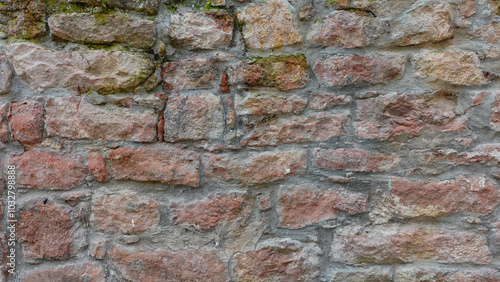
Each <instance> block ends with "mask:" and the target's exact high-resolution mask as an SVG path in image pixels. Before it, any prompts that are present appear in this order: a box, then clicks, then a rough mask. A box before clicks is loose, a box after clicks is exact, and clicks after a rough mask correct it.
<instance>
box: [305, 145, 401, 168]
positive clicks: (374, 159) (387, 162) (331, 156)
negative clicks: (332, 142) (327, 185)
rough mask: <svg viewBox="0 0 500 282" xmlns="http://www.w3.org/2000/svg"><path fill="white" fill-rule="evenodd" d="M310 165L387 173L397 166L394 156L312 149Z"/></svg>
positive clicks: (368, 152) (396, 159) (353, 150)
mask: <svg viewBox="0 0 500 282" xmlns="http://www.w3.org/2000/svg"><path fill="white" fill-rule="evenodd" d="M312 164H313V166H315V167H318V168H328V169H334V170H346V171H355V172H382V171H389V170H390V169H392V168H394V167H396V166H397V165H398V164H399V157H398V156H396V155H394V154H390V155H389V154H381V153H377V152H370V151H366V150H360V149H319V148H318V149H314V152H313V160H312Z"/></svg>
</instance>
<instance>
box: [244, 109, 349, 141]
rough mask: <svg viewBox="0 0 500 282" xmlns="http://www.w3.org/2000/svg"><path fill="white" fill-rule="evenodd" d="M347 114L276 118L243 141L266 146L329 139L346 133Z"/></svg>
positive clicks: (259, 127) (262, 124)
mask: <svg viewBox="0 0 500 282" xmlns="http://www.w3.org/2000/svg"><path fill="white" fill-rule="evenodd" d="M347 116H348V114H347V113H334V114H329V113H319V114H313V115H309V116H297V117H290V118H278V119H275V118H274V119H271V120H269V121H268V122H264V123H260V124H258V125H257V127H256V128H255V130H254V131H252V132H251V133H250V136H248V137H245V138H244V139H243V140H242V143H243V144H245V145H248V146H266V145H277V144H287V143H308V142H321V141H327V140H328V139H330V138H332V137H335V136H341V135H344V133H345V132H344V126H345V123H346V121H347Z"/></svg>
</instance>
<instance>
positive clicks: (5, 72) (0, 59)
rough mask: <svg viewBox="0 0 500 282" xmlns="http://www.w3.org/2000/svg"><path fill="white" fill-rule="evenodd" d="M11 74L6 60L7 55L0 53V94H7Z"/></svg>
mask: <svg viewBox="0 0 500 282" xmlns="http://www.w3.org/2000/svg"><path fill="white" fill-rule="evenodd" d="M12 76H13V73H12V68H11V67H10V65H9V63H8V61H7V57H6V56H5V55H4V54H3V53H0V95H5V94H9V92H10V85H11V83H12Z"/></svg>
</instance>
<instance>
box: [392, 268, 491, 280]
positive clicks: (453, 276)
mask: <svg viewBox="0 0 500 282" xmlns="http://www.w3.org/2000/svg"><path fill="white" fill-rule="evenodd" d="M499 279H500V273H499V272H498V271H494V270H492V269H487V270H483V269H481V270H480V271H468V270H460V269H447V268H446V269H443V270H438V269H430V270H429V269H423V268H416V269H415V268H414V269H411V268H405V269H401V270H398V271H396V272H395V275H394V280H393V281H396V282H403V281H419V282H420V281H481V282H489V281H492V282H493V281H498V280H499Z"/></svg>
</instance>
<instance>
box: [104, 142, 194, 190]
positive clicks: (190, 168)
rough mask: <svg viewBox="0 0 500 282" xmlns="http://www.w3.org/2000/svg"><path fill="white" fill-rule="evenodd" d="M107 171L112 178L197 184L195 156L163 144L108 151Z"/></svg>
mask: <svg viewBox="0 0 500 282" xmlns="http://www.w3.org/2000/svg"><path fill="white" fill-rule="evenodd" d="M109 159H110V166H111V171H112V172H113V175H114V176H115V178H116V179H119V180H133V181H141V182H148V181H154V182H161V183H163V184H167V185H187V186H190V187H198V184H199V177H198V169H199V156H198V155H197V154H195V153H194V152H193V151H189V150H180V149H178V148H177V147H175V146H172V145H167V144H154V145H143V146H140V147H138V148H136V149H132V148H119V149H116V150H111V151H109Z"/></svg>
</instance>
